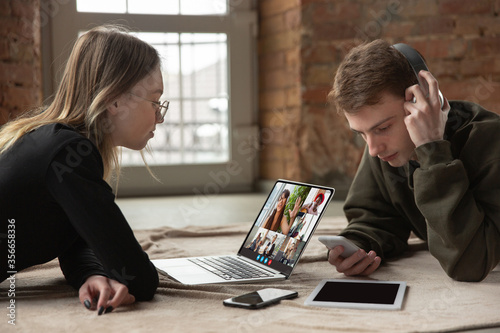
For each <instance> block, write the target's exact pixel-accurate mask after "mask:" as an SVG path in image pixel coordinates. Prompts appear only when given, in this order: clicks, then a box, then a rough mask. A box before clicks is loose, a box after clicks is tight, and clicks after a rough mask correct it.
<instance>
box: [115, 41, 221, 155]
mask: <svg viewBox="0 0 500 333" xmlns="http://www.w3.org/2000/svg"><path fill="white" fill-rule="evenodd" d="M135 35H136V36H137V37H139V38H141V39H143V40H145V41H147V42H148V43H150V44H152V45H153V46H154V47H155V48H156V49H157V50H158V52H159V54H160V57H161V58H162V62H163V64H162V74H163V84H164V90H163V92H164V93H163V96H162V99H168V100H169V101H170V107H169V111H168V112H167V115H166V117H165V121H164V122H163V123H162V124H158V125H157V126H156V132H155V137H154V139H152V140H150V141H149V142H150V146H151V149H152V150H153V156H146V160H147V161H148V163H149V164H151V165H158V164H162V165H164V164H184V163H191V164H192V163H216V162H225V161H227V160H228V159H229V143H228V140H229V139H228V114H229V110H228V105H229V100H228V91H227V87H228V82H227V43H226V40H227V36H226V34H221V33H181V34H177V33H160V32H148V33H135ZM138 156H139V157H138ZM122 162H123V164H124V165H140V164H142V159H141V158H140V155H139V153H138V152H134V151H131V150H128V149H124V150H123V156H122Z"/></svg>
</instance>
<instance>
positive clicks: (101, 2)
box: [76, 0, 227, 15]
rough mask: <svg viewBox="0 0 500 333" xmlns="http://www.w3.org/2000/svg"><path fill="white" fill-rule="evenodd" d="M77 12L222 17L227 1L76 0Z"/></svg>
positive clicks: (225, 12) (225, 11) (225, 10)
mask: <svg viewBox="0 0 500 333" xmlns="http://www.w3.org/2000/svg"><path fill="white" fill-rule="evenodd" d="M76 9H77V11H79V12H94V13H129V14H155V15H224V14H227V0H77V1H76Z"/></svg>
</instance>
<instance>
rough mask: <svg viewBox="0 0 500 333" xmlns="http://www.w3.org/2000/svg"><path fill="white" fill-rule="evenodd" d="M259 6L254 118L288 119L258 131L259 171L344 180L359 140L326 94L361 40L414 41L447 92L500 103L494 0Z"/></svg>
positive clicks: (271, 0)
mask: <svg viewBox="0 0 500 333" xmlns="http://www.w3.org/2000/svg"><path fill="white" fill-rule="evenodd" d="M258 10H259V15H260V27H261V29H260V36H259V73H260V76H261V78H260V114H261V124H260V125H261V127H262V129H263V131H269V129H272V128H275V126H286V128H285V129H279V131H278V130H275V131H276V132H279V133H281V135H279V136H278V135H276V136H274V137H271V136H270V137H269V138H266V140H264V138H263V140H262V153H261V165H262V167H261V170H260V171H261V178H263V179H275V178H278V177H290V178H293V179H297V180H301V181H312V182H320V183H324V184H330V185H335V186H336V187H339V188H340V189H342V188H346V187H348V185H349V183H350V181H351V180H352V177H353V175H354V173H355V171H356V166H357V164H358V162H359V158H360V155H361V152H362V149H363V147H364V143H363V142H359V139H358V138H355V137H354V136H353V135H352V133H350V131H349V129H348V128H347V126H346V122H345V120H344V118H343V117H342V116H337V115H336V112H335V111H334V110H333V109H332V108H331V107H330V106H327V105H326V101H325V100H326V95H327V93H328V91H329V90H330V88H331V83H332V82H333V77H334V73H335V70H336V68H337V67H338V65H339V63H340V61H341V60H342V59H343V57H344V56H345V54H346V52H348V50H349V49H350V48H352V46H354V45H357V44H359V43H361V42H363V41H369V40H373V39H377V38H383V39H386V40H387V41H389V42H390V43H397V42H405V43H408V44H410V45H412V46H414V47H415V48H417V49H418V50H419V51H420V52H421V53H422V54H423V55H424V56H425V58H426V60H427V65H428V66H429V68H430V70H431V71H432V72H433V74H434V75H435V76H436V77H437V78H438V80H439V83H440V87H441V91H442V92H443V94H444V95H445V96H446V97H447V98H448V99H450V100H452V99H466V100H471V101H475V102H478V103H480V104H482V105H483V106H485V107H487V108H489V109H490V110H492V111H495V112H498V113H500V57H499V56H498V54H499V53H500V17H499V16H498V13H499V11H500V0H418V1H416V0H404V1H403V0H389V1H387V0H385V1H379V0H337V1H334V0H295V1H289V0H262V1H259V8H258ZM287 91H288V93H287ZM292 91H293V92H296V93H291V92H292ZM297 99H298V100H297ZM278 114H284V115H285V117H278V119H280V120H284V121H281V122H274V123H273V122H272V121H273V115H274V118H276V115H278ZM286 116H287V117H288V118H287V117H286Z"/></svg>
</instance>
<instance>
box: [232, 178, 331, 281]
mask: <svg viewBox="0 0 500 333" xmlns="http://www.w3.org/2000/svg"><path fill="white" fill-rule="evenodd" d="M334 192H335V190H334V189H333V188H330V187H323V186H318V185H310V184H303V183H296V182H291V181H287V180H281V179H280V180H278V181H277V182H276V184H275V185H274V188H273V190H272V191H271V193H270V194H269V196H268V198H267V200H266V202H265V203H264V206H263V207H262V210H261V211H260V214H259V216H257V219H256V220H255V223H254V225H253V227H252V228H251V229H250V232H249V233H248V235H247V237H246V239H245V241H244V242H243V245H242V246H241V248H240V251H239V252H238V253H239V254H240V255H243V256H245V257H246V258H249V259H251V260H255V261H257V262H259V263H261V264H264V265H267V266H269V267H271V268H273V269H276V270H278V271H280V272H281V273H283V274H285V275H286V276H288V275H290V274H291V273H292V271H293V268H294V267H295V265H296V264H297V262H298V259H299V257H300V255H301V254H302V252H303V251H304V249H305V246H306V244H307V243H308V241H309V240H310V238H311V236H312V234H313V232H314V230H315V229H316V227H317V225H318V223H319V220H320V218H321V216H322V214H323V212H324V211H325V210H326V207H327V206H328V204H329V203H330V201H331V199H332V197H333V194H334Z"/></svg>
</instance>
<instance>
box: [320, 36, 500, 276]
mask: <svg viewBox="0 0 500 333" xmlns="http://www.w3.org/2000/svg"><path fill="white" fill-rule="evenodd" d="M418 75H419V76H420V79H421V80H425V81H427V83H428V85H429V88H428V90H429V91H428V92H427V91H423V89H425V88H421V87H420V86H419V85H418V81H417V77H416V75H415V74H414V72H413V70H412V69H411V67H410V65H409V63H408V61H407V60H406V58H405V57H404V56H403V55H402V54H401V53H400V52H399V51H397V50H396V49H395V48H393V47H391V45H390V44H388V43H386V42H384V41H382V40H376V41H373V42H371V43H367V44H363V45H361V46H358V47H356V48H354V49H353V50H352V51H351V52H350V53H349V54H348V55H347V56H346V58H345V59H344V61H343V62H342V64H341V65H340V67H339V69H338V71H337V74H336V76H335V82H334V85H333V89H332V90H331V92H330V94H329V99H330V100H331V101H333V102H334V104H335V106H336V108H337V110H338V112H342V113H343V114H344V115H345V117H346V119H347V121H348V123H349V126H350V128H351V129H352V130H353V131H354V132H355V133H357V134H360V135H361V136H362V137H363V139H364V140H365V141H366V144H367V145H366V149H365V152H364V154H363V158H362V160H361V163H360V165H359V168H358V171H357V174H356V176H355V178H354V180H353V183H352V185H351V188H350V190H349V194H348V196H347V199H346V202H345V206H344V211H345V214H346V217H347V219H348V221H349V224H348V226H347V227H346V228H345V229H344V230H343V231H342V232H341V235H342V236H344V237H346V238H348V239H349V240H351V241H352V242H354V243H355V244H356V245H358V246H359V247H360V248H361V250H359V251H358V252H357V253H355V254H353V255H352V256H350V257H348V258H345V259H344V258H343V257H342V256H341V254H342V252H343V248H342V247H341V246H337V247H335V248H333V249H331V250H330V251H329V255H328V261H329V262H330V263H331V264H332V265H334V266H336V268H337V271H339V272H342V273H344V274H346V275H369V274H371V273H373V272H374V271H375V270H376V269H377V268H378V267H379V265H380V263H381V261H382V259H383V258H390V257H394V256H397V255H399V254H401V253H402V252H403V251H405V250H406V249H407V240H408V238H409V235H410V232H411V231H413V232H414V233H415V234H416V235H417V236H418V237H420V238H421V239H424V240H426V241H427V243H428V246H429V251H430V253H431V254H432V255H433V256H434V257H435V258H436V259H437V260H438V261H439V262H440V264H441V266H442V267H443V269H444V270H445V271H446V273H447V274H448V275H449V276H450V277H452V278H453V279H456V280H460V281H481V280H483V279H484V278H485V277H486V276H487V275H488V273H489V272H490V271H491V270H492V269H494V268H495V266H496V265H497V264H498V263H499V261H500V117H499V116H498V115H497V114H495V113H492V112H489V111H487V110H485V109H484V108H482V107H481V106H479V105H477V104H474V103H470V102H464V101H451V102H449V103H448V101H447V100H446V99H444V101H443V102H444V103H443V107H441V102H440V99H439V93H438V92H439V89H438V82H437V81H436V79H435V78H434V77H433V76H432V75H431V73H429V72H427V71H420V73H419V74H418Z"/></svg>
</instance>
